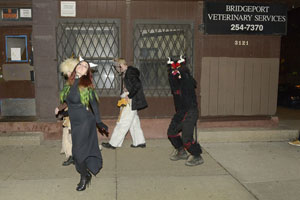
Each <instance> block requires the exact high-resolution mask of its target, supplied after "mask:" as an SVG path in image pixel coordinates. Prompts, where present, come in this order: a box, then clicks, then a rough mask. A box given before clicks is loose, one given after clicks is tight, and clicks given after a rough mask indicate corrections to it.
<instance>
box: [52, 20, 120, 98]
mask: <svg viewBox="0 0 300 200" xmlns="http://www.w3.org/2000/svg"><path fill="white" fill-rule="evenodd" d="M119 46H120V44H119V23H118V22H117V21H112V22H108V21H104V22H102V21H87V20H85V21H66V22H63V21H62V22H60V23H59V24H58V28H57V57H58V59H57V60H58V64H60V63H61V62H63V60H65V59H66V58H69V57H71V56H72V55H75V57H78V56H79V55H80V56H82V57H83V58H84V60H86V61H88V62H92V63H95V64H97V65H98V66H97V67H96V68H95V69H94V70H93V71H94V73H93V79H94V84H95V86H96V89H97V90H99V91H100V93H101V95H105V96H115V95H116V94H118V93H119V88H120V83H119V81H120V80H119V78H118V75H117V74H116V72H115V71H114V69H113V68H112V64H113V58H116V57H119ZM59 84H60V88H62V87H63V84H64V78H63V77H62V76H59Z"/></svg>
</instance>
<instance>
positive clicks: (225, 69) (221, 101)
mask: <svg viewBox="0 0 300 200" xmlns="http://www.w3.org/2000/svg"><path fill="white" fill-rule="evenodd" d="M278 74H279V59H277V58H226V57H204V58H203V59H202V70H201V85H200V86H201V116H234V115H235V116H250V115H274V114H275V113H276V108H277V88H278ZM207 107H208V109H207Z"/></svg>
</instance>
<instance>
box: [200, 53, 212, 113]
mask: <svg viewBox="0 0 300 200" xmlns="http://www.w3.org/2000/svg"><path fill="white" fill-rule="evenodd" d="M202 63H203V65H202V69H203V70H202V72H201V74H202V77H203V78H202V79H200V80H201V81H200V85H201V86H202V87H201V94H200V96H201V102H200V104H201V115H203V116H206V115H208V113H209V112H208V105H209V80H210V79H209V72H210V71H209V69H210V60H209V59H207V58H203V60H202Z"/></svg>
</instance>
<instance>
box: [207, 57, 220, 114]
mask: <svg viewBox="0 0 300 200" xmlns="http://www.w3.org/2000/svg"><path fill="white" fill-rule="evenodd" d="M209 68H210V69H209V71H210V73H209V82H208V83H209V105H208V110H209V115H218V89H219V60H218V59H217V58H216V59H212V60H211V62H210V65H209Z"/></svg>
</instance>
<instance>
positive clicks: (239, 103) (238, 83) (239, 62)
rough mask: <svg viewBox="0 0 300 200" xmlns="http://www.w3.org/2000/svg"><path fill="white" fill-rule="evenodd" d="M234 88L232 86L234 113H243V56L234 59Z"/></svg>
mask: <svg viewBox="0 0 300 200" xmlns="http://www.w3.org/2000/svg"><path fill="white" fill-rule="evenodd" d="M235 66H236V68H235V88H234V92H235V93H234V115H243V114H244V78H245V62H244V59H243V58H237V59H236V65H235Z"/></svg>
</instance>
